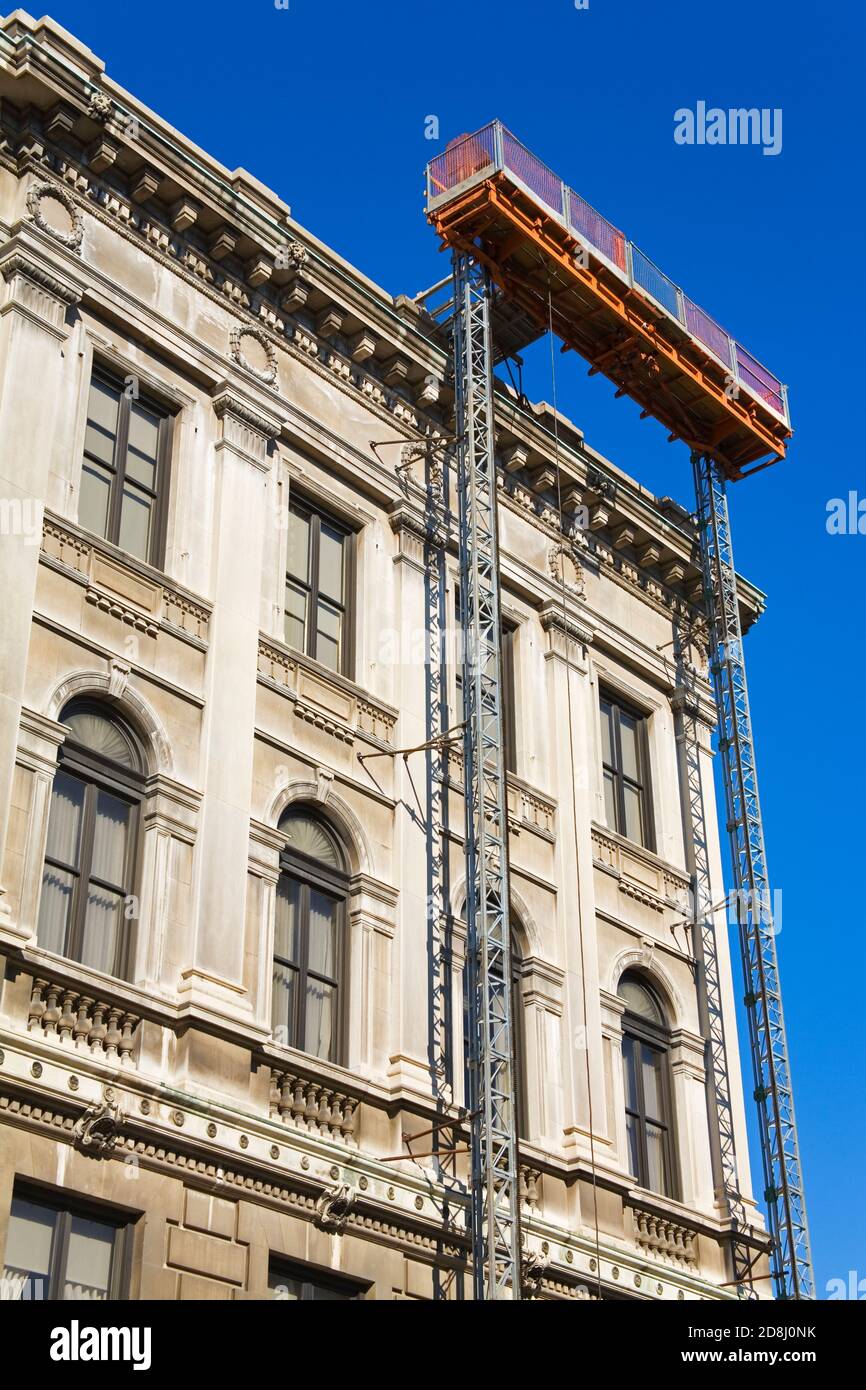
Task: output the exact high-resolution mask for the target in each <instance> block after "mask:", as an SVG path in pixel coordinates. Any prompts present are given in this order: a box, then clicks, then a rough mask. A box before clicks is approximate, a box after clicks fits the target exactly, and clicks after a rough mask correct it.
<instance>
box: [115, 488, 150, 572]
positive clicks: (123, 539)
mask: <svg viewBox="0 0 866 1390" xmlns="http://www.w3.org/2000/svg"><path fill="white" fill-rule="evenodd" d="M152 519H153V498H152V497H149V496H148V495H147V493H144V492H139V491H138V489H137V488H134V487H129V486H126V487H124V489H123V501H122V502H121V504H120V534H119V536H118V537H117V544H118V545H119V546H120V548H121V550H125V551H127V552H128V553H129V554H130V555H134V556H135V557H136V558H137V559H139V560H147V559H148V557H149V555H150V523H151V521H152Z"/></svg>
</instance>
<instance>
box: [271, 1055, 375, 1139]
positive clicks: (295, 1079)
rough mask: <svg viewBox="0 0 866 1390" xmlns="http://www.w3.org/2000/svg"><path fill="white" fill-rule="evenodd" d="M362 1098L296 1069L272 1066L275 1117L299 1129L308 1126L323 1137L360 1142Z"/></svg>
mask: <svg viewBox="0 0 866 1390" xmlns="http://www.w3.org/2000/svg"><path fill="white" fill-rule="evenodd" d="M357 1109H358V1100H357V1099H356V1097H354V1096H350V1095H347V1094H346V1093H345V1092H341V1091H338V1090H336V1089H335V1088H334V1087H333V1086H332V1085H329V1084H328V1083H326V1082H322V1081H316V1080H314V1079H313V1078H312V1077H308V1076H301V1075H299V1074H298V1073H297V1072H295V1071H280V1070H278V1069H276V1068H273V1067H272V1068H271V1094H270V1113H271V1118H272V1119H280V1120H282V1122H283V1124H286V1125H292V1126H293V1127H294V1128H295V1129H300V1130H308V1131H309V1132H310V1133H311V1134H318V1135H319V1136H320V1137H321V1138H323V1139H335V1140H337V1141H338V1142H340V1143H343V1144H351V1145H354V1144H356V1139H355V1115H356V1111H357Z"/></svg>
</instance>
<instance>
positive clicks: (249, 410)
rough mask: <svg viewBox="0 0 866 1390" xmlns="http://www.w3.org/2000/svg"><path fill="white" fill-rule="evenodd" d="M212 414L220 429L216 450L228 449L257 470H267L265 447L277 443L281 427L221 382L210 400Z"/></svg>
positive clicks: (280, 424) (272, 417) (227, 384)
mask: <svg viewBox="0 0 866 1390" xmlns="http://www.w3.org/2000/svg"><path fill="white" fill-rule="evenodd" d="M213 408H214V414H215V415H216V417H217V419H218V420H219V421H220V423H221V425H222V437H221V438H220V439H219V441H218V442H217V448H230V449H233V450H234V451H235V452H236V453H239V454H242V455H243V456H244V457H245V458H247V459H248V460H249V461H250V463H252V464H254V465H255V467H257V468H260V469H263V470H264V469H266V468H267V466H268V461H267V453H268V444H269V443H270V441H271V440H272V439H276V438H277V436H278V435H279V433H280V430H281V428H282V423H281V421H280V420H278V419H277V418H276V417H275V416H273V415H266V414H265V413H264V412H263V411H262V410H260V409H258V407H257V406H256V405H254V404H253V402H251V401H248V400H246V399H245V398H244V397H243V396H241V395H240V394H238V393H237V392H236V391H235V390H234V388H233V387H232V386H231V385H230V384H229V383H228V382H225V381H223V382H220V384H219V385H218V386H217V387H216V390H215V392H214V396H213Z"/></svg>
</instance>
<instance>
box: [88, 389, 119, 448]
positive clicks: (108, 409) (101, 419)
mask: <svg viewBox="0 0 866 1390" xmlns="http://www.w3.org/2000/svg"><path fill="white" fill-rule="evenodd" d="M119 400H120V392H119V391H117V390H115V388H114V387H113V386H108V385H107V384H106V383H105V382H104V381H100V380H99V379H98V377H94V378H93V380H92V381H91V383H90V396H89V397H88V401H87V418H88V420H89V421H92V422H93V423H94V424H95V425H99V426H100V428H101V429H103V430H105V431H106V432H107V433H108V434H116V433H117V406H118V402H119Z"/></svg>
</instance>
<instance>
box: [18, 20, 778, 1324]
mask: <svg viewBox="0 0 866 1390" xmlns="http://www.w3.org/2000/svg"><path fill="white" fill-rule="evenodd" d="M0 274H2V280H0V474H2V490H0V508H2V518H0V521H2V535H0V556H2V558H0V577H2V588H3V614H2V630H3V639H2V647H0V685H2V690H0V850H2V857H0V865H2V874H0V883H2V897H0V950H2V952H3V955H4V966H5V969H4V974H3V979H2V995H0V1264H2V1266H3V1271H2V1272H3V1281H4V1282H3V1286H2V1292H3V1295H4V1296H5V1297H20V1296H22V1295H23V1296H32V1297H38V1296H42V1295H46V1294H47V1295H48V1296H50V1297H74V1296H85V1295H86V1296H93V1297H98V1296H105V1295H110V1296H115V1297H129V1298H158V1299H210V1298H214V1299H246V1298H253V1299H261V1298H267V1297H289V1298H293V1297H304V1298H319V1297H321V1298H343V1297H362V1298H376V1299H404V1298H421V1299H429V1298H453V1299H457V1298H461V1297H469V1296H470V1292H471V1281H470V1280H469V1279H468V1278H467V1241H466V1235H465V1224H464V1217H465V1193H466V1178H467V1166H466V1157H465V1152H464V1151H463V1150H464V1148H465V1141H466V1134H465V1127H464V1126H462V1125H461V1123H460V1119H461V1115H462V1114H463V1112H462V1110H461V1107H462V1106H463V1103H464V1100H465V1096H464V1068H463V1064H462V1060H461V1059H462V1056H463V1048H464V1038H463V1025H462V1005H461V1000H462V973H463V957H464V951H465V927H464V924H463V897H464V884H463V877H464V868H463V825H462V809H461V806H462V798H461V794H460V786H461V780H460V779H461V768H460V759H459V752H458V751H457V749H455V750H454V751H453V753H452V755H451V757H450V759H449V762H448V768H447V776H448V806H449V826H448V836H447V848H446V858H447V868H448V870H449V877H450V890H449V891H450V919H449V922H448V928H447V940H448V947H447V970H448V972H449V981H448V983H449V984H450V989H448V990H446V991H445V995H446V996H447V998H448V1001H449V1005H448V1009H447V1014H446V1026H447V1029H448V1036H449V1039H450V1044H451V1046H450V1057H451V1062H450V1064H449V1065H448V1067H447V1068H446V1072H447V1074H446V1075H444V1076H443V1075H439V1074H437V1073H436V1068H435V1066H433V1065H431V1027H432V1025H431V1010H432V1008H433V1004H432V1002H431V1000H432V992H431V984H430V980H431V968H430V951H431V932H430V921H429V916H430V914H429V911H428V907H429V904H428V887H427V885H428V876H427V875H428V858H427V837H426V833H425V814H426V796H427V787H426V782H425V768H426V761H425V754H424V752H423V751H422V752H420V753H407V754H405V755H404V752H403V750H408V749H414V748H417V747H418V745H419V744H423V743H424V741H425V738H426V731H427V723H426V713H425V710H426V697H427V667H426V664H425V659H424V654H425V649H424V632H425V625H426V606H425V605H426V602H427V600H426V595H425V564H426V551H425V539H426V537H427V532H426V529H425V527H426V521H425V499H426V492H425V477H424V468H425V462H424V450H419V449H414V450H413V449H411V448H410V449H409V450H408V451H405V452H404V449H403V446H405V445H410V446H411V445H417V444H418V443H419V441H421V440H423V439H425V438H426V439H427V440H428V441H429V440H431V439H432V440H434V441H435V440H436V439H437V438H441V439H443V440H444V439H446V438H447V436H448V434H449V433H450V431H451V430H452V429H453V419H452V408H453V393H452V392H451V390H450V387H449V384H448V356H447V350H446V346H445V345H444V344H443V342H442V340H441V337H440V335H439V334H438V333H437V331H436V330H435V325H434V324H433V322H432V320H431V319H430V318H429V316H428V315H427V314H426V313H425V311H424V309H423V307H422V306H421V305H419V303H418V302H416V301H413V300H412V299H409V298H406V297H402V296H399V297H397V298H396V299H395V298H392V297H391V296H390V295H388V294H387V293H385V292H384V291H382V290H381V289H379V288H378V287H377V286H376V285H375V284H373V283H372V282H371V281H370V280H368V279H366V278H365V277H364V275H363V274H362V273H361V272H359V271H357V270H356V269H355V268H353V267H352V266H350V265H348V264H347V263H346V262H345V261H343V260H342V259H341V258H340V257H339V256H338V255H336V254H335V253H334V252H332V251H331V250H330V249H329V248H328V247H326V246H324V245H322V244H321V243H320V242H319V241H317V240H316V238H315V237H314V236H313V235H312V234H310V233H309V232H307V231H306V230H305V229H303V228H301V227H300V226H298V225H297V224H296V223H295V222H294V221H293V220H292V218H291V216H290V213H289V209H288V208H287V207H286V206H285V204H284V203H282V202H281V201H280V200H279V199H278V198H277V197H276V196H275V195H274V194H273V193H271V192H270V191H269V190H268V189H267V188H265V187H263V186H262V185H261V184H260V183H258V182H257V181H256V180H255V179H254V178H253V177H252V176H251V175H249V174H248V173H246V172H245V171H244V170H242V169H239V170H235V171H234V172H230V171H228V170H227V169H225V168H224V167H222V166H221V165H219V164H218V163H217V162H216V161H214V160H213V159H211V158H210V157H209V156H208V155H206V154H205V153H204V152H202V151H201V150H199V149H197V148H196V147H194V146H193V145H191V144H190V143H189V142H188V141H186V140H185V139H184V138H183V137H182V136H181V135H179V134H178V133H177V132H176V131H174V130H172V129H171V128H170V127H169V126H168V125H167V124H166V123H165V122H163V121H162V120H160V118H159V117H158V116H156V115H155V114H154V113H152V112H151V111H149V110H147V108H145V107H144V106H142V105H141V104H140V103H139V102H138V101H137V99H136V98H135V97H134V96H132V95H130V94H129V93H127V92H125V91H123V90H122V89H121V88H119V87H118V86H117V85H116V84H115V83H113V82H112V81H111V79H110V78H109V77H108V76H107V75H106V73H105V70H104V65H103V63H102V62H101V61H100V60H99V59H98V58H97V57H96V56H95V55H94V54H93V53H92V52H91V51H90V50H89V49H87V48H86V47H84V46H83V45H82V44H81V43H79V42H78V41H77V40H76V39H75V38H74V37H72V36H71V35H70V34H68V33H67V32H66V31H64V30H62V29H61V28H60V27H59V26H57V25H55V24H54V23H53V22H52V21H50V20H47V19H45V20H39V21H35V20H33V19H31V18H30V17H29V16H28V15H26V14H25V13H23V12H21V11H17V12H16V13H15V14H13V15H11V16H10V17H9V18H7V19H5V20H4V21H2V24H0ZM497 409H498V448H499V454H500V459H501V477H500V490H499V499H500V503H499V512H500V533H501V553H502V572H503V585H504V591H503V611H504V618H505V631H504V643H505V646H504V650H505V652H506V660H505V665H506V669H507V672H508V679H507V687H506V691H507V704H508V710H507V724H508V763H509V776H508V809H509V822H510V860H511V879H512V892H513V901H512V919H513V935H514V943H515V966H514V975H515V979H514V1002H515V1015H516V1018H517V1029H516V1033H517V1039H518V1041H517V1045H516V1046H517V1058H516V1067H517V1074H518V1077H519V1095H520V1134H521V1138H520V1167H521V1186H522V1222H523V1243H524V1262H525V1269H526V1282H525V1287H524V1293H525V1294H526V1295H529V1294H532V1295H534V1296H536V1297H539V1298H543V1299H545V1298H546V1299H559V1300H568V1299H576V1298H577V1299H580V1298H584V1299H593V1298H597V1297H602V1298H640V1299H659V1300H671V1299H673V1300H676V1299H706V1298H729V1297H733V1296H734V1295H733V1292H732V1289H731V1288H730V1286H729V1283H728V1281H729V1280H730V1278H731V1274H730V1267H729V1259H728V1256H727V1254H726V1250H727V1232H728V1230H729V1218H728V1213H727V1212H726V1210H725V1208H724V1204H723V1202H721V1201H720V1200H719V1197H718V1162H717V1158H716V1157H715V1156H714V1139H713V1125H712V1122H711V1112H712V1108H711V1107H709V1108H708V1101H707V1077H706V1070H705V1042H704V1038H703V1036H702V1025H701V1013H700V1007H699V999H698V990H697V986H696V975H695V967H694V962H693V960H692V956H691V951H692V943H691V937H690V933H689V930H688V926H687V920H688V913H689V889H690V878H689V859H688V845H687V841H688V835H687V833H686V830H685V829H684V807H683V799H682V796H681V790H680V787H681V763H682V757H683V748H682V744H683V733H682V721H681V719H680V718H679V716H678V711H679V712H680V713H681V712H682V709H683V708H684V704H685V703H686V702H687V703H688V707H689V710H690V712H691V714H692V716H693V720H694V727H695V729H696V730H697V737H698V739H699V745H700V759H701V763H702V767H703V776H704V781H705V787H706V798H705V799H706V805H707V817H708V826H707V833H708V843H709V848H710V862H711V869H712V875H713V880H714V884H715V886H716V889H717V891H716V894H715V896H716V898H717V899H718V898H721V897H722V895H723V887H722V872H721V863H720V855H719V848H718V827H717V825H716V821H715V818H714V810H713V804H714V803H713V793H712V754H711V747H710V734H711V729H712V725H713V719H714V709H713V703H712V698H711V693H710V687H709V684H708V682H707V679H706V671H705V670H704V669H703V668H702V667H701V657H700V651H699V643H697V644H696V646H695V649H694V652H693V654H692V655H693V660H694V663H695V666H696V667H697V669H696V670H695V672H694V674H693V678H692V684H691V686H690V693H689V694H688V695H686V694H684V691H683V690H682V689H681V676H678V672H677V669H676V665H675V662H674V657H673V645H672V643H673V636H674V630H675V628H676V627H679V628H680V629H683V628H687V629H688V630H690V631H693V629H694V623H695V621H696V618H697V617H698V615H699V605H700V601H701V598H700V577H699V573H698V569H697V566H696V563H695V547H694V536H693V533H692V529H691V523H690V519H689V517H688V514H687V513H686V512H685V511H683V509H682V508H680V507H678V506H677V505H676V504H675V503H674V502H672V501H670V499H657V498H654V497H653V496H651V495H650V494H649V493H648V492H647V490H646V489H645V488H643V487H641V486H639V484H638V483H636V482H635V481H633V480H632V479H631V478H630V477H628V476H627V475H626V474H625V473H623V472H622V471H621V470H620V469H618V468H616V467H615V466H614V465H613V464H611V463H609V462H608V461H607V460H606V459H604V458H603V457H602V456H601V455H599V454H598V453H597V452H596V451H595V450H594V449H592V448H591V447H590V446H589V445H588V443H587V442H586V441H585V440H584V438H583V436H582V434H581V432H580V430H579V429H578V428H576V427H575V426H574V425H573V424H570V423H569V422H568V421H565V420H562V419H560V420H559V422H558V433H559V446H558V467H559V477H558V478H557V466H556V465H557V457H556V452H555V447H554V419H553V413H552V411H551V409H550V408H549V407H548V406H546V405H544V404H538V405H534V406H527V405H526V404H525V403H522V402H520V401H519V400H518V399H517V397H515V396H514V395H513V394H511V393H509V392H508V390H507V389H505V388H502V389H501V390H500V391H499V393H498V407H497ZM374 445H375V447H373V446H374ZM452 487H453V480H452ZM578 518H579V519H580V524H576V520H577V519H578ZM445 548H446V568H447V575H446V592H447V607H448V614H449V632H448V646H449V651H450V656H451V660H450V662H449V664H448V670H449V677H448V680H449V717H450V718H451V719H452V720H453V723H454V724H459V720H460V689H459V673H458V672H459V663H458V662H457V660H456V655H457V652H456V646H457V643H456V627H457V611H458V603H459V594H458V587H457V553H456V537H455V534H454V531H453V528H451V530H450V531H448V534H447V535H446V537H445ZM743 604H744V614H743V616H744V621H745V622H746V623H748V622H750V621H752V620H753V619H754V618H755V617H756V616H757V614H758V612H759V611H760V606H761V596H760V594H759V593H758V592H757V591H756V590H754V589H753V588H751V587H750V586H749V585H748V584H746V583H744V584H743ZM718 941H719V953H720V965H721V977H722V987H723V995H724V1001H725V1009H726V1026H727V1037H728V1050H729V1060H730V1063H731V1067H730V1087H731V1102H732V1114H733V1125H734V1131H735V1135H736V1140H737V1154H738V1161H739V1169H740V1180H741V1184H742V1189H743V1193H744V1195H745V1198H746V1203H747V1209H748V1211H749V1215H750V1219H751V1220H752V1221H753V1223H754V1240H755V1249H756V1253H757V1255H758V1260H759V1263H758V1268H759V1269H760V1268H762V1267H763V1266H762V1264H761V1260H762V1258H763V1257H762V1256H761V1254H760V1251H761V1248H762V1245H764V1246H765V1244H766V1237H765V1235H764V1233H763V1232H764V1227H763V1223H762V1219H761V1216H760V1213H759V1211H758V1210H757V1208H756V1207H755V1204H754V1202H753V1200H752V1199H751V1197H750V1195H749V1193H750V1177H749V1167H748V1155H747V1144H746V1135H745V1121H744V1110H743V1096H742V1087H741V1081H740V1073H739V1067H738V1063H737V1043H736V1023H735V1019H734V1013H733V991H732V981H731V971H730V963H729V957H728V934H727V930H726V927H725V924H724V921H723V920H722V915H720V920H719V931H718ZM455 1059H456V1060H455ZM443 1120H447V1121H450V1122H451V1125H452V1127H451V1128H447V1129H446V1130H436V1131H435V1133H434V1134H433V1135H432V1136H431V1134H430V1131H431V1130H435V1127H436V1126H437V1125H441V1124H442V1123H443ZM443 1134H444V1135H446V1136H447V1143H448V1145H450V1146H451V1147H454V1148H456V1149H457V1150H458V1152H457V1153H456V1154H455V1155H453V1157H449V1156H447V1155H446V1156H445V1158H444V1161H443V1162H442V1164H441V1167H440V1164H439V1163H438V1162H437V1160H436V1159H435V1158H434V1157H432V1156H431V1155H430V1150H431V1148H433V1147H435V1146H436V1144H437V1142H438V1140H439V1139H441V1136H442V1135H443ZM416 1155H417V1156H416ZM758 1287H759V1289H760V1290H761V1291H763V1292H764V1293H766V1292H767V1291H768V1284H767V1283H766V1282H764V1283H763V1284H759V1286H758Z"/></svg>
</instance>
